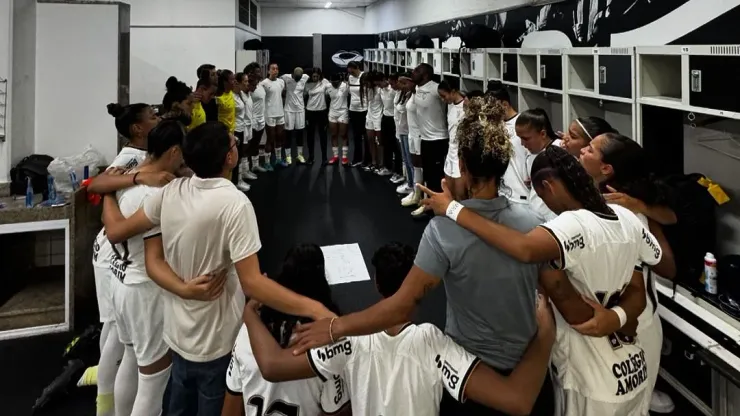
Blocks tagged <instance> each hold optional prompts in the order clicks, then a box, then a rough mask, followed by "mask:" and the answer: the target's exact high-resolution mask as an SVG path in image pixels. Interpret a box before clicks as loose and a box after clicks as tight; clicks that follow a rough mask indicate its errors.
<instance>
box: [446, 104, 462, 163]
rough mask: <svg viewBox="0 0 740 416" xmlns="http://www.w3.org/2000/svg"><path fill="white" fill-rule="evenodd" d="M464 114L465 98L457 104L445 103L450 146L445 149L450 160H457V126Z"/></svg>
mask: <svg viewBox="0 0 740 416" xmlns="http://www.w3.org/2000/svg"><path fill="white" fill-rule="evenodd" d="M464 115H465V100H461V101H460V102H459V103H457V104H448V105H447V129H448V130H449V136H450V147H449V150H448V151H447V157H448V158H452V160H457V148H458V144H457V126H459V125H460V120H462V118H463V116H464Z"/></svg>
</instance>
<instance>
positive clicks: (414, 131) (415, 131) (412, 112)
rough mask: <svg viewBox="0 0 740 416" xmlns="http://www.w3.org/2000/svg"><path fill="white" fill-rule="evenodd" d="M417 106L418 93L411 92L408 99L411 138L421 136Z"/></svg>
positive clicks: (407, 116) (407, 108) (407, 109)
mask: <svg viewBox="0 0 740 416" xmlns="http://www.w3.org/2000/svg"><path fill="white" fill-rule="evenodd" d="M416 108H417V107H416V94H411V97H410V98H409V100H408V101H406V121H407V122H408V124H409V138H412V137H419V125H418V124H417V120H418V118H417V113H416Z"/></svg>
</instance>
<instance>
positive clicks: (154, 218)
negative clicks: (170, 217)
mask: <svg viewBox="0 0 740 416" xmlns="http://www.w3.org/2000/svg"><path fill="white" fill-rule="evenodd" d="M164 190H165V188H161V189H159V190H157V191H156V192H154V193H153V194H151V195H149V197H148V198H147V199H146V201H144V206H143V208H144V215H146V217H147V218H148V219H149V221H151V222H152V224H154V225H159V224H160V222H161V216H162V199H163V198H164ZM157 228H158V227H157Z"/></svg>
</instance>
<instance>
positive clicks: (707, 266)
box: [704, 253, 717, 295]
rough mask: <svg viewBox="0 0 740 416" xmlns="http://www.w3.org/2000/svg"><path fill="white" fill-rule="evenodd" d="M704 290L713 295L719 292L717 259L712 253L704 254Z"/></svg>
mask: <svg viewBox="0 0 740 416" xmlns="http://www.w3.org/2000/svg"><path fill="white" fill-rule="evenodd" d="M704 290H705V291H706V292H707V293H709V294H711V295H716V294H717V259H715V258H714V254H712V253H707V254H706V255H705V256H704Z"/></svg>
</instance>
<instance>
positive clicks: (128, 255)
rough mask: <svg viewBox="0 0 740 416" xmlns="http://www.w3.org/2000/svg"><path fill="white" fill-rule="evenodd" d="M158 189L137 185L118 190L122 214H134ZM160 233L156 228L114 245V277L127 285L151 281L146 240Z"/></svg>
mask: <svg viewBox="0 0 740 416" xmlns="http://www.w3.org/2000/svg"><path fill="white" fill-rule="evenodd" d="M158 190H159V188H152V187H150V186H146V185H137V186H134V187H132V188H127V189H123V190H121V191H118V192H117V193H116V197H117V199H118V206H119V208H120V209H121V214H123V216H124V217H126V218H128V217H130V216H132V215H134V213H135V212H136V211H138V210H139V208H141V207H142V206H143V205H144V201H146V199H147V198H148V197H149V196H151V195H152V194H154V193H155V192H157V191H158ZM159 234H160V233H159V231H158V230H157V229H154V230H150V231H147V232H146V233H144V234H140V235H137V236H134V237H132V238H129V239H128V240H126V241H123V242H121V243H118V244H114V245H112V250H113V258H112V259H111V261H110V270H111V273H112V275H113V277H115V278H117V279H118V280H120V281H121V282H123V283H124V284H127V285H135V284H139V283H146V282H150V281H151V279H150V278H149V275H147V273H146V263H145V262H144V240H145V239H147V238H149V237H153V236H156V235H159Z"/></svg>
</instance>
